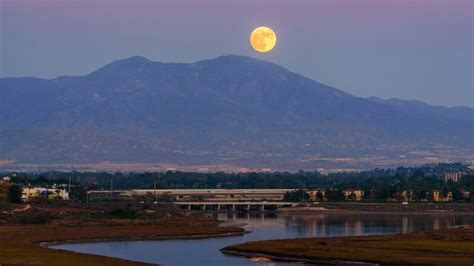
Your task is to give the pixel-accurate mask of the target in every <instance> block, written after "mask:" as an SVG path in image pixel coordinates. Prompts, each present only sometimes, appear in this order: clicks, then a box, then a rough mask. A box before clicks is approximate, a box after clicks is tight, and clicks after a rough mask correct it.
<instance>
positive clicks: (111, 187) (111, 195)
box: [110, 177, 114, 198]
mask: <svg viewBox="0 0 474 266" xmlns="http://www.w3.org/2000/svg"><path fill="white" fill-rule="evenodd" d="M113 196H114V179H113V177H111V178H110V198H113Z"/></svg>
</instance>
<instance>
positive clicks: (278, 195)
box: [87, 189, 294, 202]
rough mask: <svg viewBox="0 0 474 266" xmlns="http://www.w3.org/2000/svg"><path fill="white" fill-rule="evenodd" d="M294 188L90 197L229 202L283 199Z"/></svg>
mask: <svg viewBox="0 0 474 266" xmlns="http://www.w3.org/2000/svg"><path fill="white" fill-rule="evenodd" d="M290 191H294V189H129V190H91V191H88V192H87V198H88V199H91V200H93V199H100V198H105V197H117V196H118V197H144V196H146V197H155V199H167V200H171V201H193V202H197V201H199V202H208V201H214V202H228V201H232V202H234V201H236V202H237V201H245V202H249V201H283V196H284V195H285V193H286V192H290Z"/></svg>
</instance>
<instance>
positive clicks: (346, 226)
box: [53, 213, 474, 266]
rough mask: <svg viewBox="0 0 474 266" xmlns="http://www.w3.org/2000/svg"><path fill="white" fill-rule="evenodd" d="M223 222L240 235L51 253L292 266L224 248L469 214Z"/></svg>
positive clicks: (424, 225)
mask: <svg viewBox="0 0 474 266" xmlns="http://www.w3.org/2000/svg"><path fill="white" fill-rule="evenodd" d="M219 218H220V220H225V221H227V223H237V224H239V223H245V224H247V225H246V226H245V227H244V228H245V229H246V230H248V231H252V233H250V234H246V235H243V236H233V237H225V238H209V239H197V240H161V241H126V242H103V243H81V244H63V245H56V246H54V247H53V248H57V249H65V250H71V251H75V252H82V253H91V254H98V255H105V256H110V257H119V258H124V259H129V260H135V261H144V262H150V263H160V264H162V265H225V266H233V265H295V264H294V263H293V264H291V263H280V262H278V263H275V262H253V261H251V260H250V259H247V258H242V257H236V256H227V255H224V254H222V253H221V252H220V251H219V250H220V249H221V248H223V247H225V246H228V245H232V244H236V243H243V242H247V241H253V240H263V239H278V238H296V237H322V236H354V235H375V234H388V233H399V232H402V233H406V232H412V231H419V230H432V229H442V228H449V227H453V226H458V225H467V224H470V225H474V215H454V214H423V215H419V214H354V213H351V214H349V213H325V214H306V215H303V214H272V215H271V214H254V215H248V214H242V215H236V214H220V215H219Z"/></svg>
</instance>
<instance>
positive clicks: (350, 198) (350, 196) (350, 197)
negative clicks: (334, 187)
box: [347, 192, 357, 201]
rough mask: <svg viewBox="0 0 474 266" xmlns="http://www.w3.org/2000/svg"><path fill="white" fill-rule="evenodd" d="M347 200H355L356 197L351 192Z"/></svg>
mask: <svg viewBox="0 0 474 266" xmlns="http://www.w3.org/2000/svg"><path fill="white" fill-rule="evenodd" d="M347 199H348V200H350V201H354V200H357V195H356V194H355V193H354V192H351V194H349V197H348V198H347Z"/></svg>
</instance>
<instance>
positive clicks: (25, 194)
mask: <svg viewBox="0 0 474 266" xmlns="http://www.w3.org/2000/svg"><path fill="white" fill-rule="evenodd" d="M45 194H47V195H48V199H55V198H61V199H63V200H69V193H68V192H67V191H66V190H65V189H60V188H44V187H32V188H23V191H22V195H21V199H22V200H23V201H25V202H26V201H29V200H30V199H32V198H35V197H39V196H41V195H45Z"/></svg>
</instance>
